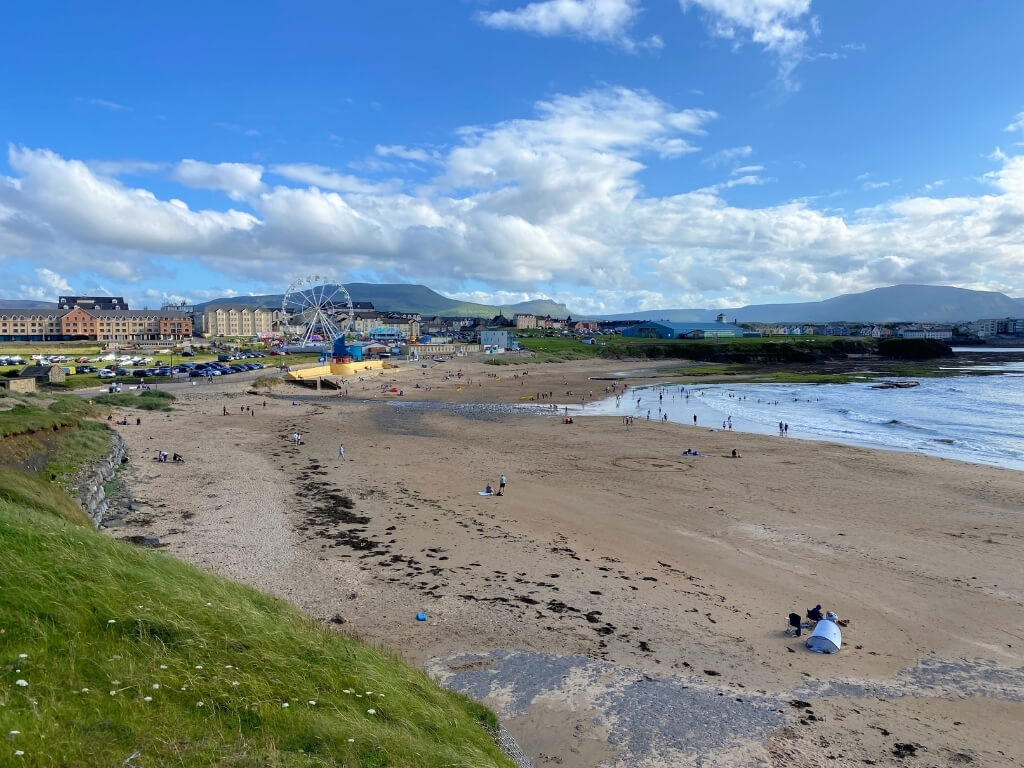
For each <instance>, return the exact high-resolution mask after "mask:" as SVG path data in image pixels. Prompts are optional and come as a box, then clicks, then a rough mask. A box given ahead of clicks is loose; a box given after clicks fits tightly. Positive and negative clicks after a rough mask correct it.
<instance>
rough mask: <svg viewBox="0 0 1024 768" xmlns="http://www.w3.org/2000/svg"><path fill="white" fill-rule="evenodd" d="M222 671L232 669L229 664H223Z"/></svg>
mask: <svg viewBox="0 0 1024 768" xmlns="http://www.w3.org/2000/svg"><path fill="white" fill-rule="evenodd" d="M224 669H234V667H232V666H231V665H230V664H225V665H224Z"/></svg>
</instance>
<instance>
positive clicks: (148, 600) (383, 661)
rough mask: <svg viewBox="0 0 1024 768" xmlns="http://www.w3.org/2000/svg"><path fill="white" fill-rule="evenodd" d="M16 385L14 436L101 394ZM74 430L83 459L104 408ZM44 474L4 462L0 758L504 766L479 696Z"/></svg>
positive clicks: (78, 763)
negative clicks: (187, 557) (195, 557)
mask: <svg viewBox="0 0 1024 768" xmlns="http://www.w3.org/2000/svg"><path fill="white" fill-rule="evenodd" d="M18 401H19V403H20V404H21V407H22V408H23V409H24V410H22V411H19V412H18V413H12V412H11V411H10V410H7V411H0V413H7V414H9V416H8V422H9V423H8V433H19V432H20V433H21V434H22V435H23V436H22V437H20V438H18V440H21V441H24V440H25V439H26V438H25V436H24V435H26V434H27V433H26V432H25V430H26V429H27V428H28V427H29V426H32V425H37V426H42V427H43V428H44V429H45V430H46V434H51V431H50V428H49V426H48V423H47V422H45V421H44V420H42V421H41V420H40V419H41V415H40V414H42V413H54V414H57V415H59V416H62V417H64V418H66V419H76V418H80V416H81V415H82V414H83V413H84V411H83V410H82V409H94V408H99V407H100V406H91V405H89V404H87V403H83V402H82V401H79V400H78V398H75V397H73V396H64V397H62V398H61V397H59V398H57V399H56V400H53V401H52V402H51V399H50V398H47V399H43V398H41V397H31V396H26V397H19V398H18ZM72 401H78V402H72ZM56 403H62V405H59V406H57V407H56V408H54V406H55V405H56ZM8 404H9V403H0V407H2V406H6V405H8ZM62 411H67V412H65V413H62ZM18 419H22V420H23V423H22V424H21V427H20V428H18V427H17V426H16V425H14V422H15V421H17V420H18ZM87 424H92V426H86V425H87ZM65 426H67V427H69V428H71V425H70V424H67V425H65ZM80 429H82V430H83V432H86V431H88V432H92V433H93V434H91V435H90V436H89V437H88V438H86V439H85V441H84V443H83V446H84V447H80V448H79V449H76V453H77V455H78V456H79V457H80V458H81V457H84V456H85V455H86V454H87V453H90V452H91V453H93V454H95V453H96V450H97V448H102V451H101V452H100V453H101V454H102V452H103V451H105V450H107V448H108V446H109V438H107V436H106V435H104V434H103V433H104V432H105V425H104V424H103V423H95V422H86V421H83V422H81V428H80ZM62 434H63V431H62ZM98 435H102V436H103V437H104V438H106V439H102V440H100V441H99V442H97V441H96V440H95V439H94V438H95V437H96V436H98ZM5 444H6V443H5V442H4V441H0V451H2V450H3V448H4V446H5ZM63 445H67V443H63V444H62V446H63ZM80 468H81V467H77V468H72V467H69V468H68V469H70V470H72V471H76V470H77V469H80ZM55 475H56V473H55V472H53V473H51V472H50V471H49V470H47V471H44V472H41V473H40V474H38V475H33V474H29V473H27V472H24V471H20V470H17V469H12V468H10V467H9V466H4V465H3V464H2V463H0V542H2V554H3V556H2V557H0V734H4V736H5V738H3V739H0V764H2V765H18V766H38V767H40V768H41V767H42V766H49V767H51V768H58V767H66V768H72V767H74V768H101V767H102V768H107V767H108V766H126V765H131V766H162V765H163V766H170V765H176V766H189V767H190V768H192V767H199V768H206V767H209V768H213V767H214V766H229V767H234V768H249V767H251V768H257V766H259V767H263V766H268V767H269V766H275V767H279V768H292V767H293V766H294V767H296V768H298V767H302V768H307V767H308V768H314V767H317V768H322V767H336V768H343V767H351V768H355V767H356V766H360V767H361V768H386V767H388V766H394V767H396V768H399V767H401V768H442V766H467V767H469V766H472V767H474V768H486V767H488V766H494V767H495V768H511V766H512V763H511V762H509V761H508V760H507V759H506V758H505V757H504V756H503V755H502V754H501V752H500V750H499V749H498V747H497V746H496V745H495V744H494V741H493V739H492V737H491V736H490V734H489V733H488V730H487V729H493V728H494V727H495V725H496V719H495V717H494V715H493V714H492V713H491V712H490V711H488V710H487V709H486V708H484V707H483V706H481V705H479V704H477V703H475V702H473V701H471V700H469V699H467V698H466V697H464V696H461V695H459V694H455V693H451V692H448V691H445V690H443V689H441V688H439V687H438V686H437V685H435V684H434V683H433V682H432V681H431V680H430V679H429V678H428V677H427V675H426V674H424V673H423V672H420V671H418V670H415V669H412V668H411V667H409V666H408V665H406V664H405V663H403V662H402V661H401V660H400V659H399V658H397V657H396V656H394V655H392V654H390V653H388V652H386V651H380V650H377V649H373V648H370V647H368V646H366V645H363V644H362V643H360V642H358V641H357V640H355V639H353V638H351V637H348V636H345V635H342V634H339V633H336V632H332V631H329V630H327V629H326V628H324V627H322V626H321V625H319V624H318V623H316V622H315V621H313V620H312V619H310V618H308V617H306V616H304V615H302V614H301V613H299V612H298V611H297V610H295V609H294V608H292V607H291V606H289V605H288V604H286V603H284V602H283V601H281V600H279V599H276V598H273V597H269V596H267V595H263V594H261V593H259V592H256V591H255V590H252V589H249V588H247V587H243V586H240V585H238V584H235V583H233V582H230V581H227V580H226V579H221V578H219V577H217V576H214V575H212V574H210V573H206V572H202V571H199V570H197V569H195V568H193V567H191V566H189V565H187V564H185V563H183V562H181V561H179V560H176V559H175V558H173V557H170V556H167V555H164V554H162V553H159V552H155V551H153V550H145V549H139V548H136V547H134V546H132V545H129V544H125V543H123V542H119V541H115V540H113V539H111V538H109V537H108V536H106V535H104V534H102V533H100V532H98V531H96V530H95V529H93V527H92V526H91V524H90V523H89V521H88V520H87V519H85V517H84V514H83V513H82V511H81V509H80V508H79V507H78V505H77V504H76V503H75V502H74V501H73V500H72V499H71V498H70V497H69V496H68V495H67V494H66V493H65V492H64V491H62V490H61V489H60V487H59V485H58V484H56V483H53V482H50V481H49V478H50V477H51V476H55ZM410 621H413V617H411V616H410Z"/></svg>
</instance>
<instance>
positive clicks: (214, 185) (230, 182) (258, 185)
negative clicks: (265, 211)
mask: <svg viewBox="0 0 1024 768" xmlns="http://www.w3.org/2000/svg"><path fill="white" fill-rule="evenodd" d="M171 176H172V178H174V180H175V181H178V182H181V183H182V184H184V185H185V186H187V187H194V188H196V189H217V190H220V191H222V192H226V193H227V194H228V197H230V198H231V199H232V200H244V199H246V198H248V197H251V196H252V195H254V194H256V193H258V192H259V191H260V190H262V189H263V181H262V179H263V166H261V165H249V164H247V163H204V162H201V161H199V160H182V161H181V162H180V163H178V165H176V166H175V167H174V170H173V171H172V172H171Z"/></svg>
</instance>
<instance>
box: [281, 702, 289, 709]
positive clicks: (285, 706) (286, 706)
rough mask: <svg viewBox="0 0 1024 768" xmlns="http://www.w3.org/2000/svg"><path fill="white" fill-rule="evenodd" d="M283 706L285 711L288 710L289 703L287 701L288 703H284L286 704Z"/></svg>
mask: <svg viewBox="0 0 1024 768" xmlns="http://www.w3.org/2000/svg"><path fill="white" fill-rule="evenodd" d="M281 706H282V707H283V708H284V709H288V702H287V701H286V702H284V703H283V704H282V705H281Z"/></svg>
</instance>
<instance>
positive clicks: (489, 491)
mask: <svg viewBox="0 0 1024 768" xmlns="http://www.w3.org/2000/svg"><path fill="white" fill-rule="evenodd" d="M507 482H508V478H506V477H505V476H504V475H502V476H501V478H500V479H499V480H498V492H497V493H495V492H494V488H492V487H491V484H490V483H488V484H487V487H486V488H484V495H485V496H504V495H505V484H506V483H507Z"/></svg>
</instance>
